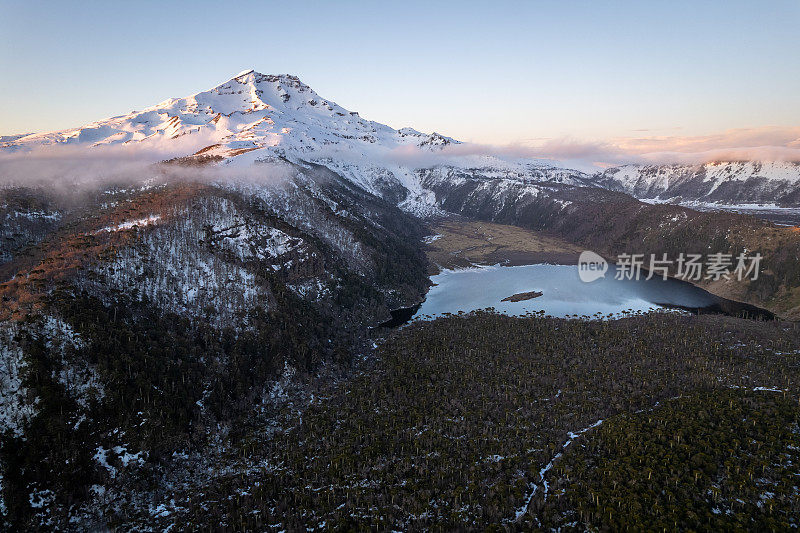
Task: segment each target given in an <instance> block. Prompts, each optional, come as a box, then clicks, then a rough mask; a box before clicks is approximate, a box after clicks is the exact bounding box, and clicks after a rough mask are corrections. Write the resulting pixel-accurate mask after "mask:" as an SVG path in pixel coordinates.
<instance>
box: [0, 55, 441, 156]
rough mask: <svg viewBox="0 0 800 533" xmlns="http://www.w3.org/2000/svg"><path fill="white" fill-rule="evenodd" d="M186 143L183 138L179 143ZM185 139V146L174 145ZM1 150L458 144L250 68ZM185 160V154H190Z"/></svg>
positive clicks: (226, 151) (222, 150) (297, 149)
mask: <svg viewBox="0 0 800 533" xmlns="http://www.w3.org/2000/svg"><path fill="white" fill-rule="evenodd" d="M183 137H186V138H185V139H182V138H183ZM178 139H180V140H181V141H182V142H181V143H173V142H172V141H175V140H178ZM2 141H3V144H2V145H0V147H2V148H4V149H6V150H8V149H20V148H23V149H24V148H30V147H33V146H36V145H48V144H68V145H92V146H98V145H115V144H132V143H140V144H141V145H143V146H148V147H154V148H161V149H164V150H165V151H174V150H175V149H176V148H177V149H179V150H181V149H182V150H189V149H192V148H196V149H197V150H196V151H198V152H200V153H202V154H204V155H216V156H221V157H225V158H228V157H235V156H237V155H239V154H242V153H245V152H248V151H252V150H259V149H263V148H280V150H281V151H282V152H286V153H290V154H291V153H293V152H294V153H308V152H313V151H318V150H320V149H322V148H324V147H328V146H335V147H337V148H341V149H349V150H358V151H363V150H364V148H365V147H367V146H370V145H379V146H383V147H387V148H394V147H397V146H402V145H413V146H426V147H437V146H444V145H447V144H449V143H451V142H454V141H453V139H450V138H448V137H444V136H442V135H439V134H437V133H433V134H430V135H427V134H423V133H420V132H418V131H416V130H413V129H411V128H404V129H402V130H399V131H398V130H395V129H392V128H390V127H389V126H385V125H383V124H379V123H377V122H372V121H369V120H365V119H363V118H361V117H360V116H359V115H358V113H357V112H354V111H348V110H347V109H344V108H343V107H341V106H339V105H337V104H336V103H334V102H331V101H329V100H326V99H325V98H322V97H321V96H320V95H318V94H317V93H316V92H314V91H313V90H312V89H311V88H310V87H309V86H307V85H305V84H304V83H303V82H301V81H300V79H299V78H297V77H296V76H291V75H288V74H284V75H265V74H260V73H258V72H255V71H253V70H248V71H245V72H242V73H240V74H238V75H236V76H235V77H233V78H232V79H230V80H228V81H226V82H225V83H222V84H220V85H218V86H216V87H214V88H212V89H210V90H208V91H203V92H200V93H197V94H194V95H192V96H189V97H186V98H171V99H169V100H166V101H164V102H161V103H160V104H157V105H154V106H152V107H148V108H146V109H144V110H142V111H132V112H130V113H128V114H127V115H120V116H116V117H112V118H108V119H105V120H99V121H97V122H93V123H90V124H87V125H85V126H83V127H80V128H75V129H68V130H62V131H57V132H51V133H42V134H30V135H23V136H10V137H8V138H2ZM187 155H188V154H187Z"/></svg>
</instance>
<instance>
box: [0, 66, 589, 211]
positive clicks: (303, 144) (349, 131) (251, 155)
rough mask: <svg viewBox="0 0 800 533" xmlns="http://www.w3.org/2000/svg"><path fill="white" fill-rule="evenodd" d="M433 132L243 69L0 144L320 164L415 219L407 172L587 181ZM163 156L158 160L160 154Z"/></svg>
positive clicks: (415, 192)
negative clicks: (464, 148)
mask: <svg viewBox="0 0 800 533" xmlns="http://www.w3.org/2000/svg"><path fill="white" fill-rule="evenodd" d="M453 144H459V142H458V141H456V140H454V139H452V138H450V137H445V136H443V135H440V134H438V133H435V132H434V133H431V134H425V133H421V132H419V131H416V130H414V129H412V128H402V129H400V130H395V129H393V128H391V127H389V126H386V125H384V124H380V123H378V122H373V121H370V120H366V119H364V118H361V117H360V116H359V115H358V113H356V112H353V111H349V110H347V109H344V108H343V107H341V106H339V105H338V104H336V103H334V102H332V101H330V100H327V99H325V98H323V97H321V96H320V95H318V94H317V93H316V92H314V91H313V90H312V89H311V88H310V87H308V86H307V85H305V84H304V83H303V82H301V81H300V80H299V79H298V78H297V77H296V76H291V75H288V74H284V75H265V74H260V73H258V72H255V71H253V70H249V71H246V72H242V73H240V74H238V75H237V76H235V77H233V78H232V79H230V80H228V81H226V82H225V83H222V84H221V85H218V86H216V87H214V88H212V89H210V90H208V91H204V92H200V93H197V94H194V95H192V96H189V97H186V98H173V99H169V100H166V101H164V102H161V103H160V104H157V105H155V106H152V107H148V108H146V109H144V110H141V111H133V112H131V113H128V114H127V115H121V116H117V117H112V118H108V119H105V120H99V121H97V122H93V123H90V124H87V125H85V126H83V127H80V128H74V129H68V130H62V131H56V132H50V133H41V134H29V135H21V136H9V137H3V138H0V152H3V151H4V152H25V151H30V150H33V149H35V148H37V147H41V146H74V147H86V148H92V147H103V146H116V147H121V148H122V147H133V148H139V149H144V150H151V151H153V152H154V153H156V154H169V157H192V158H195V159H198V160H202V161H203V162H206V163H219V164H222V165H225V166H227V167H231V168H243V167H249V166H251V165H253V164H254V163H258V162H264V161H274V160H276V159H278V158H281V159H287V160H289V161H291V162H293V163H303V162H313V163H318V164H322V165H324V166H326V167H328V168H330V169H331V170H333V171H335V172H336V173H338V174H340V175H342V176H343V177H345V178H346V179H348V180H350V181H352V182H353V183H355V184H357V185H358V186H360V187H362V188H364V189H365V190H367V191H368V192H371V193H374V194H377V195H378V196H381V197H383V198H386V199H387V200H391V201H392V202H393V203H398V204H401V206H402V207H403V208H404V209H406V210H407V211H411V212H414V213H416V214H427V213H431V212H436V207H435V206H434V205H433V204H432V201H433V200H432V195H431V194H430V193H429V192H428V191H426V190H425V189H424V188H423V187H422V186H421V184H420V182H419V179H418V175H417V173H416V172H415V171H416V170H417V169H418V168H421V167H433V166H447V167H453V168H459V169H465V170H470V171H478V170H479V171H480V172H481V173H482V174H485V175H487V176H493V177H512V178H514V179H522V180H525V181H548V180H553V181H558V182H560V183H568V184H573V185H578V184H585V183H584V182H585V179H586V178H587V176H586V175H584V174H582V173H580V172H577V171H571V170H566V169H562V168H557V167H553V166H552V165H551V164H549V163H547V162H541V161H536V160H528V159H522V160H511V161H509V160H506V159H501V158H498V157H493V156H490V155H474V154H473V155H450V154H449V153H448V154H444V153H443V152H442V151H441V148H444V147H447V146H449V145H453ZM165 157H167V156H165Z"/></svg>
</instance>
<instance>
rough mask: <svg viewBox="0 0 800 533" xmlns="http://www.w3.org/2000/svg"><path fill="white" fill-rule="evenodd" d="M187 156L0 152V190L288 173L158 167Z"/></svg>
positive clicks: (135, 150)
mask: <svg viewBox="0 0 800 533" xmlns="http://www.w3.org/2000/svg"><path fill="white" fill-rule="evenodd" d="M184 150H185V147H184ZM193 151H194V150H193V149H192V150H190V151H188V153H192V152H193ZM186 153H187V152H186V151H183V150H181V149H172V150H159V149H153V148H149V147H148V148H142V147H137V146H136V145H125V146H114V145H112V146H98V147H85V146H64V145H56V146H52V145H50V146H42V147H37V148H36V149H34V150H31V151H27V152H22V151H19V152H10V153H0V187H16V186H19V187H35V188H48V189H51V190H54V191H55V192H63V193H70V192H77V191H81V190H88V189H92V188H96V187H104V186H125V185H129V184H137V183H142V182H145V181H148V180H155V181H157V182H163V181H176V180H185V181H206V182H213V181H221V180H233V179H237V180H242V181H245V180H246V181H258V182H264V183H266V182H272V181H277V180H280V179H283V178H285V177H286V176H287V175H288V174H289V172H290V170H289V169H288V168H287V166H286V165H282V164H280V163H270V164H262V165H257V166H247V167H241V166H236V167H228V166H226V165H207V166H184V165H168V164H160V163H162V162H164V161H166V160H169V159H172V158H175V157H180V156H184V155H186Z"/></svg>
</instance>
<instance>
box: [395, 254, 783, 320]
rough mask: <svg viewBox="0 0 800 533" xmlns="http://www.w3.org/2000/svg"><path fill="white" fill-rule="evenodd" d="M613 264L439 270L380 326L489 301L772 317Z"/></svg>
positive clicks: (507, 308) (522, 308)
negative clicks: (592, 272)
mask: <svg viewBox="0 0 800 533" xmlns="http://www.w3.org/2000/svg"><path fill="white" fill-rule="evenodd" d="M615 274H616V267H615V266H614V265H613V264H612V265H609V269H608V272H607V273H606V276H605V277H604V278H601V279H598V280H596V281H593V282H591V283H584V282H582V281H581V280H580V278H579V277H578V267H577V266H574V265H546V264H540V265H523V266H512V267H504V266H486V267H476V268H470V269H463V270H444V271H442V272H441V273H439V274H437V275H435V276H431V282H432V283H434V284H435V285H434V286H432V287H431V288H430V291H429V292H428V294H427V296H426V298H425V301H424V302H422V304H421V305H419V306H416V307H413V308H405V309H398V310H396V311H393V312H392V320H389V321H387V322H386V323H384V324H383V325H384V326H387V327H394V326H397V325H400V324H402V323H404V322H406V321H408V320H409V319H411V318H423V317H424V318H428V317H436V316H440V315H443V314H445V313H453V314H456V313H458V312H460V311H463V312H465V313H468V312H470V311H475V310H477V309H486V308H489V307H493V308H494V309H495V310H497V311H498V312H501V313H504V314H507V315H512V316H519V315H524V314H526V313H531V312H538V311H544V313H545V314H547V315H551V316H555V317H567V316H572V315H579V316H590V317H591V316H594V315H597V314H598V313H599V314H600V315H609V314H611V315H615V316H619V315H621V314H622V313H623V312H627V311H630V312H637V311H649V310H654V309H662V308H679V309H684V310H689V311H693V312H718V313H724V314H729V315H739V314H747V315H750V316H758V317H760V318H773V317H772V315H771V313H769V312H767V311H763V310H761V309H758V308H756V307H753V306H751V305H748V304H743V303H739V302H733V301H731V300H725V299H723V298H719V297H717V296H714V295H713V294H711V293H709V292H706V291H704V290H703V289H700V288H698V287H695V286H694V285H692V284H690V283H686V282H683V281H679V280H675V279H668V280H662V279H660V278H658V279H651V280H645V279H640V280H617V279H615ZM529 291H539V292H541V293H542V296H539V297H538V298H533V299H530V300H523V301H519V302H510V301H506V302H503V301H502V300H503V299H504V298H507V297H509V296H512V295H514V294H518V293H523V292H529Z"/></svg>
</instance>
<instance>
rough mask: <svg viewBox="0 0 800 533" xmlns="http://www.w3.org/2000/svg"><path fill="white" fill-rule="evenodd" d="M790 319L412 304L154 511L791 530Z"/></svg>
mask: <svg viewBox="0 0 800 533" xmlns="http://www.w3.org/2000/svg"><path fill="white" fill-rule="evenodd" d="M799 332H800V331H798V326H797V325H796V324H786V323H781V322H769V323H766V322H756V321H749V320H743V319H735V318H726V317H720V316H710V315H707V316H686V315H676V314H667V313H665V314H651V315H643V316H632V317H630V318H625V319H620V320H615V321H581V320H566V319H554V318H546V317H542V316H538V315H536V316H529V317H525V318H509V317H506V316H501V315H496V314H493V313H488V312H479V313H476V314H472V315H466V316H450V317H445V318H440V319H437V320H435V321H431V322H415V323H413V324H411V325H409V326H407V327H404V328H402V329H400V330H399V331H396V332H394V333H391V334H389V336H388V338H387V339H386V340H385V342H383V343H382V344H381V345H380V346H379V347H378V348H377V351H376V354H375V357H374V358H371V359H370V360H369V361H367V362H365V363H364V365H363V367H362V368H361V370H360V372H359V373H358V374H357V375H356V376H355V377H353V378H352V379H347V380H344V381H341V382H339V383H338V384H337V385H334V386H332V387H330V388H329V389H328V390H323V391H320V392H319V394H318V395H317V396H316V397H315V398H314V400H313V401H312V402H311V404H310V405H309V406H308V408H307V409H306V410H305V411H304V412H303V413H302V416H301V417H299V418H296V419H295V420H294V422H293V423H292V422H290V421H288V420H290V419H291V417H290V416H288V417H287V422H286V425H285V426H284V427H283V428H282V429H281V430H280V431H278V432H277V433H275V434H274V435H272V437H271V438H269V439H267V438H264V435H263V433H262V432H259V431H253V432H251V433H249V434H248V435H246V436H243V438H242V440H241V443H240V447H239V450H238V454H239V460H240V461H242V463H243V464H247V465H249V467H248V468H246V469H240V470H239V471H237V472H236V473H235V474H230V475H226V474H225V473H217V475H214V476H212V477H211V478H210V479H209V480H208V481H207V483H205V484H203V485H202V486H200V487H192V488H191V489H189V490H184V491H176V492H175V493H173V494H172V496H171V497H173V498H174V502H173V503H174V507H173V509H174V512H175V514H173V515H169V516H165V517H164V519H163V520H161V521H159V522H158V523H159V525H160V526H164V527H166V526H168V525H169V524H171V523H173V521H175V522H174V523H176V524H189V527H201V526H202V524H208V523H215V524H216V523H219V524H220V525H221V526H222V527H225V528H230V529H255V530H265V529H286V530H298V529H305V528H321V529H344V530H360V529H369V528H370V527H373V528H374V527H377V528H378V529H385V530H389V529H393V530H398V529H401V530H402V529H413V530H421V529H437V530H449V529H475V530H492V529H495V530H504V529H512V530H517V529H519V530H528V529H540V528H545V529H549V528H551V527H552V528H561V529H564V530H573V529H574V530H585V529H587V528H589V529H595V528H599V529H602V530H606V529H611V530H615V529H619V528H620V527H621V526H622V525H623V524H624V525H626V526H628V527H629V528H631V529H634V530H637V529H662V528H666V529H673V528H676V527H677V528H683V529H694V530H719V529H721V528H723V529H730V528H734V529H735V528H738V529H744V530H782V529H786V528H788V527H792V526H796V525H797V523H796V517H797V512H798V508H797V506H798V500H797V490H798V483H797V476H798V475H800V470H799V469H798V468H800V467H798V464H800V463H798V462H797V459H798V458H797V453H798V450H800V427H798V422H800V419H798V417H800V405H798V398H800V395H799V394H800V381H799V380H800V369H799V368H798V362H800V335H798V333H799ZM231 453H234V452H233V451H231ZM118 519H119V520H121V521H122V522H120V523H125V520H127V519H129V517H127V516H126V514H125V512H124V511H123V512H122V514H121V515H120V516H119V518H118ZM147 520H149V518H147Z"/></svg>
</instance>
